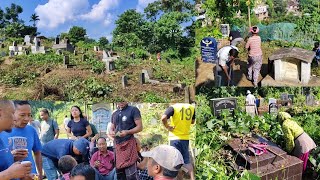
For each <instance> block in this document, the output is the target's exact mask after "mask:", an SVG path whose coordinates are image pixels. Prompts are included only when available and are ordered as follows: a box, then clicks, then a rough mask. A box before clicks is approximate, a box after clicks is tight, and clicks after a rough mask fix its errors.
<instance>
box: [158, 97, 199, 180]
mask: <svg viewBox="0 0 320 180" xmlns="http://www.w3.org/2000/svg"><path fill="white" fill-rule="evenodd" d="M161 120H162V123H163V125H164V126H165V127H166V128H167V129H168V130H169V141H170V145H171V146H173V147H175V148H177V149H178V150H179V151H180V152H181V154H182V156H183V159H184V164H185V167H186V169H187V170H188V172H189V174H190V177H191V180H194V172H193V166H192V164H191V163H190V157H189V135H190V127H191V124H194V123H195V107H194V106H193V105H191V104H186V103H185V104H182V103H178V104H174V105H172V106H170V107H169V108H167V110H166V111H165V113H164V114H163V115H162V117H161ZM168 120H170V121H169V122H168Z"/></svg>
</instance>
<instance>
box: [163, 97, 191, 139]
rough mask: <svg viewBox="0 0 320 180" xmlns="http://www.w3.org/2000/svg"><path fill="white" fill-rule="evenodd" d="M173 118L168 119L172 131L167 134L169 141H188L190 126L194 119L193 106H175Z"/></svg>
mask: <svg viewBox="0 0 320 180" xmlns="http://www.w3.org/2000/svg"><path fill="white" fill-rule="evenodd" d="M171 107H173V110H174V113H173V116H171V118H170V123H169V125H170V126H174V127H175V128H174V130H173V131H172V132H169V140H189V134H190V126H191V122H192V120H193V119H194V110H195V108H194V106H193V105H191V104H182V103H181V104H180V103H179V104H175V105H173V106H171Z"/></svg>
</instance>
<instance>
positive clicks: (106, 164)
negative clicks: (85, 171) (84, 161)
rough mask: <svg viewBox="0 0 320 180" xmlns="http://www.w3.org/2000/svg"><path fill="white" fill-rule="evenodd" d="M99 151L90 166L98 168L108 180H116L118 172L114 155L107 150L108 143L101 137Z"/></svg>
mask: <svg viewBox="0 0 320 180" xmlns="http://www.w3.org/2000/svg"><path fill="white" fill-rule="evenodd" d="M97 146H98V149H99V151H97V152H95V153H94V154H93V155H92V158H91V160H90V165H91V166H92V167H94V168H96V169H97V170H98V171H99V173H100V174H101V175H103V176H104V177H105V179H106V180H116V179H117V177H116V170H115V168H114V154H113V152H111V151H109V150H107V141H106V139H105V138H104V137H100V138H99V139H98V143H97Z"/></svg>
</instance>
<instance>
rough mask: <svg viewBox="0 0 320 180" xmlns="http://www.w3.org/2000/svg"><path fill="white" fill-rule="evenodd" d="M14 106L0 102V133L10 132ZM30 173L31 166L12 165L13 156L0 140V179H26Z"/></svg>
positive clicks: (3, 101) (11, 103)
mask: <svg viewBox="0 0 320 180" xmlns="http://www.w3.org/2000/svg"><path fill="white" fill-rule="evenodd" d="M14 111H15V108H14V105H13V102H12V101H9V100H1V101H0V133H1V132H3V131H5V132H11V130H12V125H13V120H14ZM30 172H31V164H21V163H13V156H12V154H11V152H10V150H9V148H8V144H4V143H3V141H2V140H1V139H0V177H1V179H2V180H9V179H14V178H23V177H26V176H27V175H28V174H30Z"/></svg>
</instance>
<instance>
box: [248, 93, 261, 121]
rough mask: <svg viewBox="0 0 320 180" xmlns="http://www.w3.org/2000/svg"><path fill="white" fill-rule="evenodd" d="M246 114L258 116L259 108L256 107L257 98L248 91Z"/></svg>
mask: <svg viewBox="0 0 320 180" xmlns="http://www.w3.org/2000/svg"><path fill="white" fill-rule="evenodd" d="M246 112H247V113H248V114H249V115H251V116H255V115H257V114H258V113H257V107H256V98H255V97H254V95H253V94H251V92H250V91H249V90H247V97H246Z"/></svg>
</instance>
